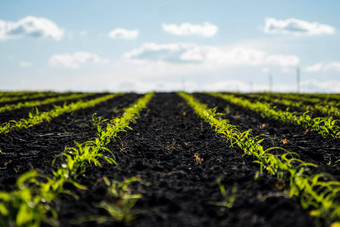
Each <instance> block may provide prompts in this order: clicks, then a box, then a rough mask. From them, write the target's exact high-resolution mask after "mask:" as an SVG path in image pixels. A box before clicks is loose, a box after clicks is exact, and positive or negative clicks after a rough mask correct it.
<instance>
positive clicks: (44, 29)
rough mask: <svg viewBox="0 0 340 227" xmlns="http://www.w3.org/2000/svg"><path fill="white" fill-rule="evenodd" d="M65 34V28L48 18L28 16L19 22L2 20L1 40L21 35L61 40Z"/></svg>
mask: <svg viewBox="0 0 340 227" xmlns="http://www.w3.org/2000/svg"><path fill="white" fill-rule="evenodd" d="M63 35H64V32H63V30H62V29H60V28H59V27H58V26H57V25H56V24H55V23H54V22H53V21H51V20H49V19H46V18H41V17H32V16H28V17H25V18H23V19H21V20H19V21H17V22H12V21H4V20H0V40H7V39H13V38H19V37H32V38H51V39H54V40H60V39H61V38H62V37H63Z"/></svg>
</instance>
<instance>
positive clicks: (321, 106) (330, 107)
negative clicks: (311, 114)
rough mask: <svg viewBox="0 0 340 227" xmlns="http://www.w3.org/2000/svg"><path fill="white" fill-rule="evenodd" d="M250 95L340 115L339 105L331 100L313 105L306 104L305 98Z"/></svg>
mask: <svg viewBox="0 0 340 227" xmlns="http://www.w3.org/2000/svg"><path fill="white" fill-rule="evenodd" d="M250 97H254V98H258V99H260V100H266V101H269V102H271V103H274V104H276V103H277V104H283V105H285V106H287V107H297V108H303V109H305V110H306V111H318V112H320V113H323V114H326V115H330V116H331V115H333V116H336V117H339V116H340V109H339V108H338V107H337V105H336V103H335V102H332V101H329V102H325V103H319V102H317V103H314V104H313V105H309V104H306V103H305V102H304V101H303V100H301V99H298V100H291V99H286V98H279V97H271V96H256V95H251V96H250Z"/></svg>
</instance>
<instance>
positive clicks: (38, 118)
mask: <svg viewBox="0 0 340 227" xmlns="http://www.w3.org/2000/svg"><path fill="white" fill-rule="evenodd" d="M118 95H121V94H120V93H117V94H109V95H105V96H102V97H99V98H95V99H92V100H89V101H83V100H80V101H77V102H73V103H70V104H64V105H63V106H55V108H54V109H52V110H50V111H48V112H43V113H39V111H38V110H37V112H36V114H32V113H29V117H28V118H27V119H20V120H18V121H15V120H10V121H8V122H5V123H3V124H2V126H1V127H0V134H5V133H8V132H10V131H11V130H12V129H14V128H17V129H21V128H29V127H32V126H34V125H37V124H40V123H42V122H44V121H50V120H51V119H53V118H55V117H58V116H60V115H62V114H65V113H71V112H73V111H76V110H80V109H85V108H88V107H92V106H95V105H97V104H98V103H101V102H105V101H107V100H109V99H112V98H114V97H116V96H118Z"/></svg>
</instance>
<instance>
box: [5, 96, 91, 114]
mask: <svg viewBox="0 0 340 227" xmlns="http://www.w3.org/2000/svg"><path fill="white" fill-rule="evenodd" d="M92 94H93V93H86V94H71V95H68V96H64V95H61V96H58V97H54V98H48V99H45V100H42V101H30V102H19V103H17V104H9V105H5V106H2V107H0V113H3V112H6V111H13V110H17V109H20V108H28V107H37V106H41V105H46V104H50V103H54V102H60V101H66V100H70V99H80V98H84V97H86V96H89V95H92Z"/></svg>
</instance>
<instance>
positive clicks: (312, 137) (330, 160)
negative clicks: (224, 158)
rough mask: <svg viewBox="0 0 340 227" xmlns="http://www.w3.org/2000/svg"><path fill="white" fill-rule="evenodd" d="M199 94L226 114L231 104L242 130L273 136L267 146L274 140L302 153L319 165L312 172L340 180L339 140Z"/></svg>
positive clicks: (230, 114) (233, 117) (234, 122)
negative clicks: (322, 173) (329, 175)
mask: <svg viewBox="0 0 340 227" xmlns="http://www.w3.org/2000/svg"><path fill="white" fill-rule="evenodd" d="M195 96H196V97H197V98H198V99H199V100H200V101H201V102H202V103H205V104H207V105H208V107H209V108H213V107H215V106H217V107H218V109H217V111H218V112H222V113H226V107H227V112H228V113H226V118H227V119H228V120H229V123H230V124H232V125H236V126H238V127H239V129H240V130H241V131H246V130H248V129H251V130H252V132H253V135H254V136H256V135H261V134H264V135H266V136H267V137H269V138H270V139H268V140H267V141H265V142H264V146H265V147H266V146H267V147H271V146H273V144H272V143H271V141H273V142H274V145H275V146H280V147H283V148H285V149H286V150H288V151H294V152H296V153H298V154H299V155H300V159H302V160H303V161H306V162H312V163H315V164H317V165H318V168H312V169H311V171H312V172H314V173H318V172H326V173H330V174H331V175H332V177H331V178H335V179H337V180H339V179H340V165H339V164H337V163H335V162H336V161H337V160H340V141H339V139H333V138H331V137H327V138H323V137H322V136H321V135H320V134H318V133H316V132H313V131H306V129H305V128H303V127H301V126H298V125H294V124H290V123H284V122H282V121H279V120H275V119H271V118H268V117H265V116H264V115H261V114H259V113H256V112H254V111H251V110H249V109H246V108H243V107H241V106H237V105H234V104H231V103H229V102H228V101H226V100H223V99H221V98H216V97H212V96H210V95H207V94H195Z"/></svg>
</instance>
